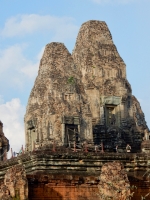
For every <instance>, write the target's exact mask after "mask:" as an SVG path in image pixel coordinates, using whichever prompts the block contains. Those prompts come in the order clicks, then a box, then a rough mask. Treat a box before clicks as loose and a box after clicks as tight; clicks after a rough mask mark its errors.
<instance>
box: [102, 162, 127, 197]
mask: <svg viewBox="0 0 150 200" xmlns="http://www.w3.org/2000/svg"><path fill="white" fill-rule="evenodd" d="M99 197H100V200H102V199H115V200H126V199H128V198H129V197H130V182H129V180H128V176H127V172H126V171H125V169H124V167H123V165H122V164H121V163H120V162H110V163H106V164H104V165H103V166H102V169H101V175H100V183H99Z"/></svg>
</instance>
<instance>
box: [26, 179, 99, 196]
mask: <svg viewBox="0 0 150 200" xmlns="http://www.w3.org/2000/svg"><path fill="white" fill-rule="evenodd" d="M29 199H30V200H90V199H92V200H99V196H98V187H96V186H87V185H82V186H78V185H76V186H66V185H61V182H60V185H57V186H56V185H45V184H39V185H33V186H31V187H30V188H29Z"/></svg>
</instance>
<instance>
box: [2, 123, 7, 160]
mask: <svg viewBox="0 0 150 200" xmlns="http://www.w3.org/2000/svg"><path fill="white" fill-rule="evenodd" d="M8 151H9V140H8V139H7V138H6V137H5V135H4V132H3V123H2V122H1V121H0V161H4V160H6V159H7V152H8Z"/></svg>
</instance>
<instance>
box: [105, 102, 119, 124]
mask: <svg viewBox="0 0 150 200" xmlns="http://www.w3.org/2000/svg"><path fill="white" fill-rule="evenodd" d="M115 114H116V113H115V106H113V105H106V107H105V116H106V125H107V126H111V125H115V124H116V115H115Z"/></svg>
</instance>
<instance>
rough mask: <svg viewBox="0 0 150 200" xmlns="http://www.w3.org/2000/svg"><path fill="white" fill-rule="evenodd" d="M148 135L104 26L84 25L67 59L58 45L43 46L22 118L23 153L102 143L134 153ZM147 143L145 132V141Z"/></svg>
mask: <svg viewBox="0 0 150 200" xmlns="http://www.w3.org/2000/svg"><path fill="white" fill-rule="evenodd" d="M145 130H147V131H148V127H147V125H146V122H145V118H144V114H143V112H142V110H141V107H140V104H139V102H138V100H137V99H136V97H134V96H133V95H132V89H131V86H130V84H129V82H128V80H127V77H126V65H125V63H124V61H123V59H122V58H121V57H120V55H119V53H118V51H117V48H116V46H115V45H114V43H113V40H112V36H111V33H110V31H109V29H108V27H107V25H106V23H105V22H101V21H88V22H86V23H84V24H83V25H82V26H81V28H80V31H79V34H78V36H77V41H76V44H75V47H74V50H73V53H72V55H71V54H70V53H69V51H68V50H67V48H66V47H65V45H64V44H62V43H54V42H53V43H50V44H48V45H46V48H45V51H44V54H43V57H42V59H41V62H40V66H39V71H38V76H37V78H36V80H35V83H34V86H33V88H32V91H31V94H30V97H29V100H28V105H27V109H26V114H25V136H26V149H27V150H28V151H31V150H33V149H35V148H38V147H41V146H44V145H49V144H51V143H54V142H55V143H56V144H57V145H60V146H63V145H64V146H70V147H71V146H73V145H76V146H77V148H80V147H81V146H82V145H83V144H85V143H86V144H87V145H89V146H90V147H91V148H92V147H94V145H95V146H96V145H100V144H103V147H104V150H105V151H108V152H113V151H114V149H115V147H116V146H118V151H119V152H124V151H125V148H126V146H127V144H130V146H131V147H132V152H138V151H140V148H141V142H142V140H143V137H144V131H145ZM147 139H149V133H148V137H147Z"/></svg>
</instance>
